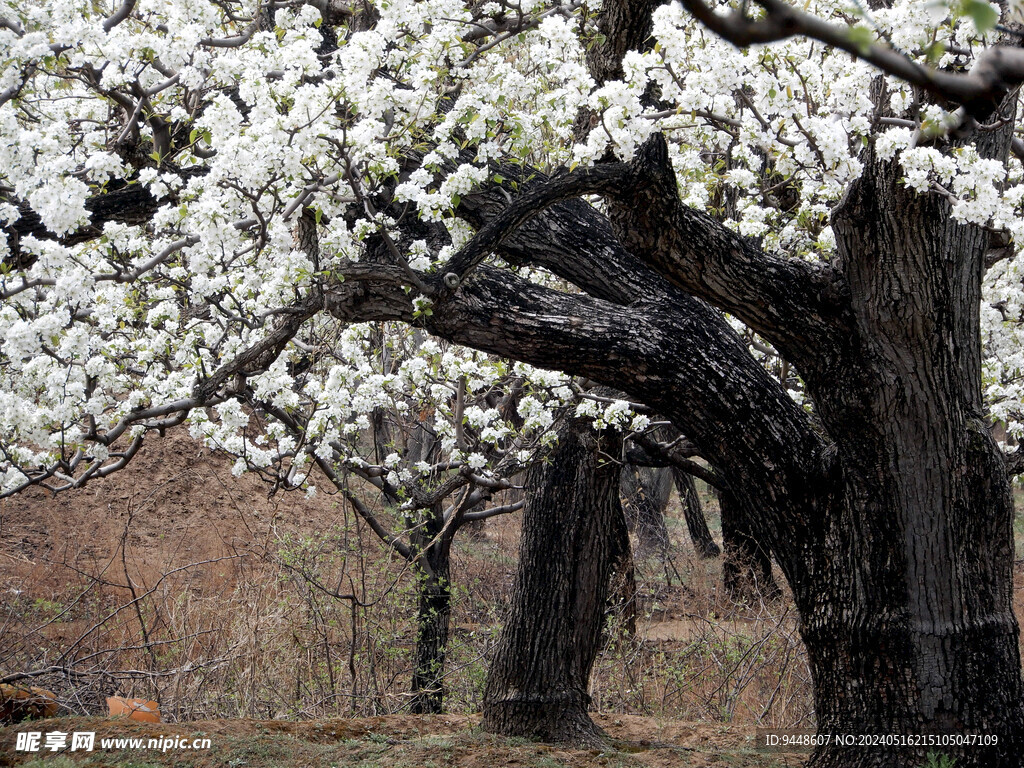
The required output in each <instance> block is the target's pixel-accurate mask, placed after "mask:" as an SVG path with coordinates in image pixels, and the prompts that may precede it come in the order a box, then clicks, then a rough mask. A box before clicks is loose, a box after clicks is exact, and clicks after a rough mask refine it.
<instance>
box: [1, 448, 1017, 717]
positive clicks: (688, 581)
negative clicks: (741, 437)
mask: <svg viewBox="0 0 1024 768" xmlns="http://www.w3.org/2000/svg"><path fill="white" fill-rule="evenodd" d="M517 526H518V521H517V520H516V519H515V518H514V517H509V518H500V519H496V520H492V521H489V522H488V524H487V528H486V534H485V535H484V536H478V537H469V536H463V535H461V534H460V538H459V539H457V540H456V547H455V553H454V563H453V569H452V576H453V586H454V593H455V596H454V610H453V621H452V625H453V629H452V632H451V643H450V650H449V656H448V663H447V677H446V685H447V699H446V701H447V704H446V709H447V711H448V712H452V713H459V714H465V713H473V712H478V711H479V709H480V703H481V696H482V691H483V682H484V677H485V673H486V668H487V661H488V654H489V652H490V651H491V649H492V647H493V644H494V642H495V640H496V639H497V634H498V631H499V628H500V619H501V613H502V610H503V607H504V606H505V605H507V603H508V599H509V590H510V587H511V580H512V576H513V574H514V571H515V559H516V547H517V544H518V528H517ZM683 530H684V529H683V527H682V525H681V524H679V525H678V527H673V529H672V534H673V539H674V541H675V544H676V546H675V548H674V550H673V552H672V557H671V560H670V561H668V562H663V561H661V560H659V559H651V560H647V561H644V562H641V563H639V564H638V583H639V596H638V600H639V606H638V607H639V611H640V615H641V617H642V620H641V621H640V622H639V626H638V631H637V633H636V635H635V636H625V635H624V634H622V633H621V632H619V631H618V630H617V629H616V628H615V622H614V620H613V622H612V628H611V630H610V631H609V634H608V641H607V644H606V648H605V650H604V652H603V654H602V656H601V657H600V659H599V660H598V663H597V665H596V667H595V671H594V675H593V681H592V691H591V693H592V698H593V704H594V709H595V710H596V711H597V712H598V713H600V714H603V715H615V714H620V713H631V714H636V715H646V716H654V717H657V718H661V719H664V720H701V721H705V722H712V723H714V722H719V723H731V724H736V725H748V726H761V727H794V726H798V727H810V726H811V725H812V718H813V715H812V702H811V696H810V677H809V673H808V669H807V664H806V659H805V654H804V650H803V647H802V644H801V642H800V639H799V636H798V633H797V631H796V621H795V616H794V613H793V610H792V607H791V604H790V603H789V602H788V601H787V600H786V599H783V600H780V601H778V602H776V603H773V604H770V605H758V606H737V605H733V604H731V603H729V602H728V601H727V600H726V599H725V598H724V597H723V596H722V594H721V591H720V589H719V584H720V564H719V563H718V561H702V560H699V559H697V558H695V557H694V556H693V554H692V550H691V549H690V547H689V543H688V542H686V541H685V540H684V537H683ZM0 551H2V552H3V553H4V554H3V555H2V556H0V594H3V595H4V599H3V601H2V605H0V610H2V613H0V678H4V677H5V676H8V677H9V676H12V675H17V674H20V673H35V672H38V673H39V674H37V675H35V676H34V677H33V678H31V682H32V683H33V684H36V685H42V686H44V687H48V688H50V689H52V690H54V691H56V692H57V693H58V694H59V696H60V699H61V701H62V703H63V705H64V706H65V707H66V709H67V710H68V711H69V712H71V713H76V714H80V715H88V714H98V713H102V712H104V711H105V709H104V704H103V699H104V697H105V696H107V695H110V694H114V693H117V694H120V695H125V696H133V697H140V698H146V699H150V698H152V699H156V700H157V701H159V702H160V704H161V708H162V711H163V713H164V716H165V719H167V720H170V721H179V722H184V721H194V720H201V719H212V718H259V719H268V718H278V719H292V720H308V719H322V718H329V717H366V716H377V715H393V714H395V713H402V712H403V711H404V710H405V709H406V707H407V705H408V703H409V695H408V687H409V680H410V677H411V655H412V650H413V643H414V626H413V622H412V615H413V610H414V605H415V601H414V584H413V579H412V577H411V574H410V573H409V572H408V568H407V565H406V564H405V563H404V562H403V561H401V560H400V559H396V558H394V557H392V556H391V555H390V554H389V553H388V551H387V550H386V549H385V548H384V547H382V546H381V544H380V542H379V541H378V540H377V539H376V538H374V537H373V535H372V534H371V533H370V532H369V531H367V530H366V529H365V527H361V526H360V525H359V524H358V522H357V520H356V519H355V518H354V517H353V516H352V515H351V514H350V513H348V512H346V509H345V508H344V507H343V506H341V505H339V504H338V503H336V502H335V500H334V499H332V498H329V497H318V498H316V499H313V500H312V501H309V502H307V501H304V500H302V499H300V498H298V497H283V498H275V499H267V498H266V491H265V488H263V487H262V486H260V485H259V484H258V483H257V482H256V481H255V480H253V479H252V478H234V477H232V476H231V475H230V472H229V471H228V470H227V465H226V464H225V463H224V462H223V461H221V460H219V459H217V458H216V457H213V456H211V455H209V454H208V453H206V452H203V451H197V449H196V448H195V447H194V446H192V445H191V443H189V442H188V441H187V439H183V438H180V437H174V438H169V439H168V441H167V443H166V444H165V445H163V446H161V447H160V449H159V450H158V451H156V452H153V453H151V454H149V455H147V456H146V457H142V458H140V459H138V460H137V464H136V465H135V471H134V472H133V473H132V474H131V475H128V474H124V475H121V476H115V477H113V478H110V479H108V480H104V481H102V482H99V483H96V484H95V485H92V486H90V487H89V488H87V489H85V490H84V491H82V492H80V493H78V494H76V495H74V496H70V495H69V496H63V497H59V498H58V499H57V500H52V499H49V498H47V497H45V496H44V495H42V494H37V495H34V496H26V497H24V498H20V499H17V500H15V501H8V502H0ZM310 577H312V578H313V579H314V580H315V582H316V584H314V583H313V582H312V581H311V580H310ZM317 585H319V586H317ZM328 592H336V593H340V594H345V595H349V596H351V597H350V598H349V599H338V598H337V597H335V596H332V595H331V594H328ZM1016 597H1017V604H1018V607H1021V606H1022V605H1024V592H1022V590H1021V588H1020V587H1019V586H1018V589H1017V592H1016Z"/></svg>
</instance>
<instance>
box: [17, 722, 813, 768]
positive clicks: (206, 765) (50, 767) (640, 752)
mask: <svg viewBox="0 0 1024 768" xmlns="http://www.w3.org/2000/svg"><path fill="white" fill-rule="evenodd" d="M595 719H596V720H597V722H598V724H599V725H600V726H601V727H602V728H604V730H605V732H606V733H607V734H608V735H609V736H610V737H611V740H610V746H609V748H607V749H605V750H603V751H602V750H598V749H571V748H566V747H561V746H554V745H550V744H541V743H535V742H530V741H525V740H522V739H506V738H501V737H497V736H491V735H489V734H486V733H483V732H482V731H481V730H480V729H479V727H478V722H479V718H478V717H475V716H472V715H424V716H413V715H391V716H386V717H372V718H359V719H332V720H320V721H307V722H290V721H283V720H207V721H200V722H194V723H178V724H171V723H161V724H148V723H136V722H130V721H118V720H110V719H106V718H84V717H69V718H54V719H52V720H41V721H37V722H35V723H22V724H20V725H18V726H17V727H10V728H5V729H0V766H23V768H72V767H73V766H74V767H77V766H118V768H155V767H156V766H168V767H173V768H215V767H216V768H308V767H309V766H318V767H319V766H323V768H328V767H329V766H338V768H378V767H379V768H385V767H386V768H442V767H445V768H447V766H452V767H453V768H454V767H455V766H458V768H498V767H499V766H515V767H516V768H554V767H555V766H571V768H599V767H600V768H669V767H670V766H672V768H682V767H683V766H701V768H705V767H707V768H711V767H714V768H783V767H784V766H785V767H787V768H788V767H789V766H797V765H799V764H800V763H801V759H802V758H804V757H806V755H801V754H799V753H785V754H779V753H765V752H759V751H757V750H756V749H755V746H756V743H755V742H756V740H757V736H756V731H755V729H753V728H750V727H745V726H735V725H722V724H706V723H684V722H665V721H659V720H657V719H654V718H649V717H637V716H633V715H608V716H598V717H597V718H595ZM57 730H59V731H63V732H66V733H67V732H74V731H94V732H95V733H96V743H97V745H98V744H99V740H100V739H102V738H105V737H112V738H143V739H150V738H160V737H172V738H173V737H175V736H179V737H182V738H187V739H193V738H203V737H206V738H209V739H210V748H209V749H202V750H194V751H192V750H182V749H177V750H175V749H170V750H168V751H167V752H165V753H160V752H159V751H158V750H147V749H107V750H103V749H98V748H97V749H96V750H94V751H93V752H91V753H89V752H81V751H75V752H67V753H63V754H56V755H55V754H52V753H49V752H47V753H45V754H43V753H38V752H37V753H26V752H15V751H14V745H15V742H16V733H17V732H18V731H38V732H42V733H44V734H45V733H47V732H49V731H57Z"/></svg>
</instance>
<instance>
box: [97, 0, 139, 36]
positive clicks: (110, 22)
mask: <svg viewBox="0 0 1024 768" xmlns="http://www.w3.org/2000/svg"><path fill="white" fill-rule="evenodd" d="M135 3H136V0H124V2H122V3H121V7H120V8H118V9H117V10H116V11H114V13H113V14H112V15H110V16H108V17H107V18H106V19H104V20H103V31H104V32H109V31H110V30H112V29H113V28H114V27H116V26H117V25H118V24H120V23H121V22H122V21H124V20H125V19H127V18H128V17H129V16H131V15H132V11H134V10H135Z"/></svg>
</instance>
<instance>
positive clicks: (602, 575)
mask: <svg viewBox="0 0 1024 768" xmlns="http://www.w3.org/2000/svg"><path fill="white" fill-rule="evenodd" d="M620 439H621V438H620V437H619V436H618V434H617V433H614V432H613V431H611V430H607V431H605V432H603V433H601V434H600V435H597V434H595V433H594V432H593V431H592V430H591V429H590V427H589V425H587V424H586V423H585V422H584V421H582V420H576V421H573V422H570V423H569V424H567V425H566V426H565V427H563V428H562V429H561V430H560V433H559V441H558V446H557V447H556V448H555V450H554V452H553V453H552V455H551V457H550V459H549V460H548V462H547V463H545V464H543V465H538V466H536V467H535V468H533V469H531V470H530V472H529V474H528V479H527V484H526V485H527V487H528V488H529V489H530V491H531V495H530V497H529V499H528V501H527V504H526V508H525V510H524V512H523V534H522V539H521V542H520V548H519V552H520V554H519V569H518V572H517V574H516V583H515V590H514V592H513V596H512V604H511V606H510V609H509V613H508V615H507V617H506V620H505V626H504V627H503V629H502V632H501V638H500V640H499V642H498V648H497V651H496V653H495V657H494V661H493V662H492V664H491V668H490V670H489V672H488V675H487V685H486V689H485V691H484V716H483V727H484V730H486V731H490V732H492V733H500V734H504V735H509V736H525V737H528V738H538V739H543V740H545V741H555V742H575V743H593V742H596V741H598V740H599V739H600V736H601V733H600V730H599V729H598V727H597V726H596V725H595V724H594V722H593V721H592V720H591V719H590V716H589V715H588V714H587V706H588V704H589V702H590V696H589V694H588V685H589V679H590V670H591V667H592V666H593V663H594V659H595V657H596V656H597V652H598V649H599V647H600V642H601V629H602V624H603V620H604V613H605V605H606V600H607V596H608V589H609V579H610V578H611V575H612V573H613V572H614V570H615V563H614V559H615V555H616V554H618V553H617V552H616V551H615V550H616V543H615V541H614V539H615V537H614V536H613V535H612V534H613V532H614V531H615V530H616V526H623V527H624V522H623V520H622V506H621V504H620V502H619V465H618V464H617V463H615V462H614V461H611V460H609V459H608V456H617V455H618V454H619V452H620V444H619V442H620Z"/></svg>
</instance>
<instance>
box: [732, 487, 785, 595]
mask: <svg viewBox="0 0 1024 768" xmlns="http://www.w3.org/2000/svg"><path fill="white" fill-rule="evenodd" d="M718 507H719V509H720V510H721V515H722V543H723V545H724V546H725V559H724V561H723V562H722V586H723V587H724V588H725V592H726V594H727V595H728V596H729V597H730V598H731V599H732V600H735V601H736V602H742V603H751V604H753V603H757V602H758V601H760V600H774V599H776V598H777V597H778V596H779V592H780V590H779V585H778V584H776V583H775V577H774V576H773V575H772V558H771V555H769V554H768V552H767V551H766V550H765V548H764V547H762V546H761V544H760V542H759V541H758V540H757V538H756V537H755V535H754V532H753V530H752V527H751V525H750V520H749V519H748V517H747V512H746V510H745V509H743V507H742V506H741V505H740V503H739V501H737V499H736V497H735V496H733V495H732V493H730V492H729V491H719V492H718Z"/></svg>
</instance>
